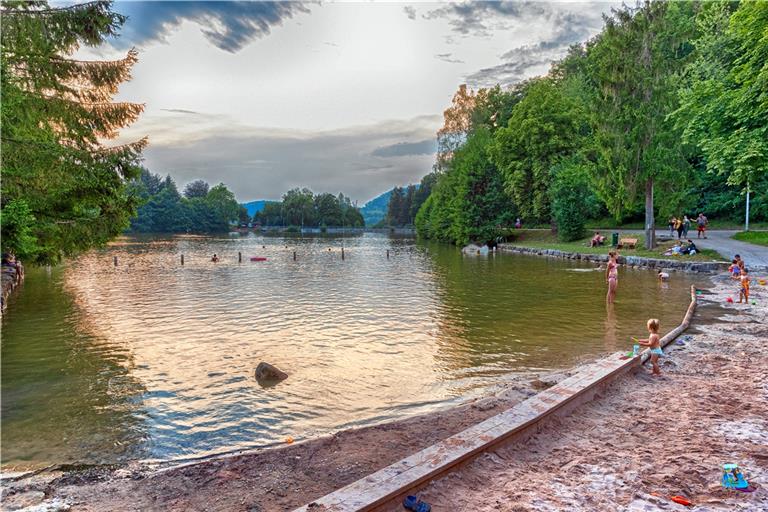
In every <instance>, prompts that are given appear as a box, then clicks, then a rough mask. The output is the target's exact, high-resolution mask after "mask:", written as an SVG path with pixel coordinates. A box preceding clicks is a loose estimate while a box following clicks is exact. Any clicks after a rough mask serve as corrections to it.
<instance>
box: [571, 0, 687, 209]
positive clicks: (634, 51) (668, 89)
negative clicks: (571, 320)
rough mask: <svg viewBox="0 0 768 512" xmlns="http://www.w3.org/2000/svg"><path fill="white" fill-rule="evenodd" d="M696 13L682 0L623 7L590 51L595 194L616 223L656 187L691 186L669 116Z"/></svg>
mask: <svg viewBox="0 0 768 512" xmlns="http://www.w3.org/2000/svg"><path fill="white" fill-rule="evenodd" d="M692 14H693V13H692V12H691V5H690V4H689V3H684V2H648V3H645V4H642V6H641V7H639V8H637V9H630V8H622V9H620V10H618V11H616V12H615V15H614V17H612V18H610V19H608V20H607V22H606V26H605V29H604V30H603V32H602V33H601V34H600V35H599V36H598V37H597V38H596V39H595V40H594V41H593V42H592V43H591V44H590V45H589V46H588V48H587V53H586V56H585V58H586V59H587V61H588V64H587V69H588V80H589V82H590V83H592V84H593V86H594V89H595V94H594V95H593V96H592V97H593V102H592V104H591V110H592V111H594V112H599V113H600V115H599V116H596V117H595V119H594V121H595V126H594V133H595V139H594V152H593V159H594V161H595V163H596V165H595V170H596V171H597V175H598V178H599V179H598V181H597V183H598V193H599V194H600V196H601V198H602V199H603V201H604V202H605V204H606V206H607V207H608V210H609V211H610V212H611V213H612V214H613V215H614V217H615V218H616V220H621V219H622V218H624V216H625V215H626V213H627V211H628V210H629V209H631V208H632V206H633V205H635V204H636V203H637V201H638V198H639V197H643V196H644V195H647V194H650V191H651V190H652V189H651V188H650V186H651V185H652V184H654V183H656V184H664V185H666V186H667V187H674V186H678V187H679V186H681V185H683V186H684V185H687V183H688V181H687V178H686V173H687V172H688V169H687V168H686V166H687V162H686V160H685V158H684V153H683V147H682V146H681V144H680V143H679V139H680V133H679V131H677V130H675V128H674V126H673V123H672V122H671V121H670V120H668V119H667V116H668V115H669V113H670V112H672V110H674V108H676V106H677V101H678V99H677V82H678V81H679V80H680V75H681V74H682V71H683V69H684V65H685V63H686V60H687V59H688V55H689V53H690V48H689V45H687V44H686V41H687V38H689V37H690V35H691V34H692V31H693V27H692V22H691V21H690V20H692V19H693V17H692ZM650 213H651V214H652V212H650ZM646 220H647V222H649V221H651V219H646Z"/></svg>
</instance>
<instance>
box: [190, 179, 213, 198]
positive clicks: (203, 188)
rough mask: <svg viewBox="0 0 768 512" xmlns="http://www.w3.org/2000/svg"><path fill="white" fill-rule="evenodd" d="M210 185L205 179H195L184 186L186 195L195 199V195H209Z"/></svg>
mask: <svg viewBox="0 0 768 512" xmlns="http://www.w3.org/2000/svg"><path fill="white" fill-rule="evenodd" d="M209 188H210V187H209V185H208V183H207V182H205V181H203V180H195V181H191V182H189V183H187V186H186V187H184V197H186V198H187V199H193V198H195V197H205V196H207V195H208V189H209Z"/></svg>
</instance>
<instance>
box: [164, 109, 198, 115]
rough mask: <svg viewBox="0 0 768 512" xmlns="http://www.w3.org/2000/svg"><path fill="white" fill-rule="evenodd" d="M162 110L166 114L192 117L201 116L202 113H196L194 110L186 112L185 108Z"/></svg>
mask: <svg viewBox="0 0 768 512" xmlns="http://www.w3.org/2000/svg"><path fill="white" fill-rule="evenodd" d="M160 110H162V111H164V112H173V113H174V114H190V115H199V114H200V112H195V111H194V110H184V109H183V108H161V109H160Z"/></svg>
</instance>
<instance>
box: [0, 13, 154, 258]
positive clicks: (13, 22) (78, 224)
mask: <svg viewBox="0 0 768 512" xmlns="http://www.w3.org/2000/svg"><path fill="white" fill-rule="evenodd" d="M2 17H3V30H2V35H1V38H0V41H1V43H2V51H1V52H0V87H1V88H2V94H3V101H2V105H1V106H0V116H1V119H0V122H1V124H2V147H1V148H0V149H1V150H2V155H3V159H2V176H3V179H2V208H3V210H4V211H5V209H6V207H7V206H9V205H10V204H11V203H15V204H17V205H20V204H22V203H24V204H26V206H27V208H28V210H29V214H30V215H31V216H32V217H34V222H32V223H30V224H28V225H27V228H28V230H29V231H25V230H21V231H19V229H18V227H19V225H18V224H10V223H8V224H6V223H5V222H4V223H3V226H2V244H3V247H16V248H17V251H18V256H19V257H21V258H26V259H31V260H33V261H36V262H39V263H52V262H56V261H58V260H59V259H60V258H61V257H62V256H65V255H70V254H76V253H77V252H80V251H82V250H85V249H88V248H89V247H92V246H94V245H100V244H103V243H105V242H107V241H108V240H110V239H111V238H112V237H114V236H115V235H117V234H119V233H120V232H121V231H122V230H123V229H124V228H125V227H126V226H127V225H128V222H129V219H130V217H131V215H132V214H133V212H134V209H135V206H136V201H135V198H134V196H131V195H129V194H128V193H127V190H126V183H127V182H128V181H129V180H131V179H132V178H134V177H136V176H138V174H139V172H140V168H139V167H138V162H139V159H140V156H141V150H142V148H143V147H144V146H145V144H146V140H140V141H137V142H134V143H129V144H125V145H123V146H119V147H116V148H107V147H105V146H104V145H103V144H102V141H103V140H104V139H111V138H114V137H116V136H117V135H118V131H119V130H120V129H121V128H122V127H124V126H126V125H128V124H130V123H132V122H133V121H135V120H136V119H137V117H138V116H139V114H140V113H141V111H142V110H143V105H139V104H134V103H124V102H122V103H116V102H113V101H112V97H113V96H114V94H115V93H116V92H117V89H118V87H119V85H120V84H121V83H123V82H124V81H126V80H127V79H128V78H129V77H130V69H131V67H132V66H133V64H134V63H135V62H136V59H137V53H136V52H135V51H133V50H132V51H130V52H128V54H127V56H126V57H125V58H124V59H122V60H118V61H112V62H107V61H87V62H86V61H79V60H72V59H70V58H69V56H70V55H71V54H73V53H74V52H75V51H76V50H77V49H78V48H79V47H80V46H81V45H88V46H97V45H99V44H101V43H102V42H103V41H104V40H105V39H106V38H108V37H111V36H114V35H116V34H117V31H118V29H119V28H120V26H121V25H122V24H123V22H124V21H125V18H124V17H123V16H121V15H119V14H116V13H113V12H112V11H111V10H110V3H109V2H91V3H87V4H83V5H78V6H70V7H65V8H55V9H51V8H48V7H47V4H46V3H45V2H8V3H5V2H4V3H3V7H2ZM12 210H13V209H11V210H8V212H6V213H10V212H11V211H12ZM7 218H8V219H10V218H12V216H10V215H9V216H8V217H7ZM19 236H25V237H26V238H25V239H24V240H20V239H18V237H19Z"/></svg>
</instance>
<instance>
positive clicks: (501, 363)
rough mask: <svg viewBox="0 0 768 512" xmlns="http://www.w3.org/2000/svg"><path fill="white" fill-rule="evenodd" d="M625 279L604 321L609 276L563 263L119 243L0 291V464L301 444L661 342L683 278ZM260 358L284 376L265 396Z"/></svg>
mask: <svg viewBox="0 0 768 512" xmlns="http://www.w3.org/2000/svg"><path fill="white" fill-rule="evenodd" d="M342 246H343V247H344V256H345V259H343V260H342V258H341V249H342ZM387 250H389V258H387ZM294 251H295V252H296V255H297V259H296V261H294V260H293V252H294ZM238 252H241V253H242V255H243V262H242V263H238V256H237V254H238ZM213 253H217V254H218V255H219V256H220V257H221V261H220V262H219V263H211V262H210V257H211V255H212V254H213ZM181 254H184V256H185V264H184V265H183V266H182V265H181V264H180V261H179V260H180V255H181ZM115 256H117V258H118V266H117V267H115V266H114V265H113V257H115ZM250 256H261V257H266V258H267V260H266V261H260V262H252V261H250V260H249V257H250ZM620 273H621V276H620V280H619V291H618V301H617V303H616V305H615V306H614V307H612V308H607V307H606V304H605V298H604V296H605V278H604V273H603V272H601V271H595V270H594V267H589V266H585V265H582V264H579V263H578V262H572V261H564V260H554V259H546V258H537V257H530V256H520V255H512V254H493V253H491V254H490V255H488V256H466V255H462V254H461V252H460V250H459V249H458V248H456V247H451V246H446V245H437V244H435V245H433V244H422V243H418V242H416V241H415V240H414V239H411V238H396V237H389V236H387V235H382V234H371V233H368V234H363V235H359V236H354V237H345V238H344V237H323V236H317V237H303V238H301V237H298V236H296V237H284V236H280V237H269V236H257V235H254V234H250V235H247V236H242V237H234V236H232V237H227V236H224V237H195V236H177V237H155V238H152V237H124V238H121V239H119V240H117V241H116V242H115V243H113V244H111V245H110V246H109V247H107V248H105V249H103V250H97V251H91V252H89V253H88V254H85V255H83V256H82V257H79V258H77V259H75V260H73V261H69V262H67V263H66V264H64V265H61V266H58V267H55V268H35V269H28V272H27V279H26V282H25V283H24V285H23V287H22V288H21V290H20V293H17V294H15V295H14V296H13V297H12V300H11V304H10V305H9V308H8V310H7V312H6V314H5V316H4V317H3V325H2V327H3V330H2V447H3V450H2V463H3V466H4V468H6V469H9V468H15V469H20V468H29V467H37V466H41V465H46V464H50V463H116V462H124V461H128V460H134V459H160V460H170V459H181V458H189V457H198V456H205V455H209V454H214V453H219V452H224V451H229V450H233V449H242V448H250V447H257V446H265V445H270V444H275V443H281V442H283V441H284V439H285V438H286V437H287V436H292V437H293V438H294V439H296V440H300V439H305V438H309V437H313V436H318V435H321V434H324V433H328V432H330V431H333V430H337V429H340V428H344V427H348V426H361V425H367V424H372V423H376V422H381V421H386V420H392V419H396V418H402V417H405V416H409V415H414V414H417V413H422V412H427V411H431V410H435V409H438V408H442V407H447V406H450V405H451V404H454V403H456V402H459V401H461V400H464V399H466V398H467V397H471V396H476V395H480V394H483V393H487V392H489V391H491V390H493V389H494V388H495V387H496V386H500V385H503V383H504V382H507V381H509V380H510V379H514V378H521V377H525V378H531V376H532V375H534V374H536V373H537V372H545V371H550V370H555V369H560V368H567V367H569V366H572V365H573V364H575V363H576V362H577V361H581V360H584V359H585V358H590V357H597V356H598V355H601V354H604V353H607V352H612V351H616V350H628V349H631V343H630V342H629V337H630V336H631V335H644V334H645V321H646V319H647V318H648V317H650V316H655V317H658V318H660V319H661V324H662V330H664V331H667V330H669V329H671V328H673V327H674V326H676V325H677V324H678V323H679V321H680V319H681V318H682V316H683V314H684V312H685V309H686V307H687V305H688V302H689V293H690V292H689V287H690V285H691V284H692V283H693V282H694V279H696V278H695V277H693V276H689V275H685V274H673V277H672V280H671V283H670V284H668V285H667V284H662V283H659V282H658V281H657V279H656V276H655V274H654V273H653V272H651V271H646V270H624V269H622V270H621V271H620ZM698 279H701V278H698ZM260 361H268V362H270V363H273V364H275V365H276V366H278V367H280V368H282V369H283V370H285V371H286V372H287V373H288V374H289V375H290V377H289V378H288V379H287V380H285V381H283V382H281V383H279V384H277V385H275V386H272V387H262V386H260V385H259V383H257V382H256V380H255V378H254V369H255V368H256V365H257V364H258V363H259V362H260Z"/></svg>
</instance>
